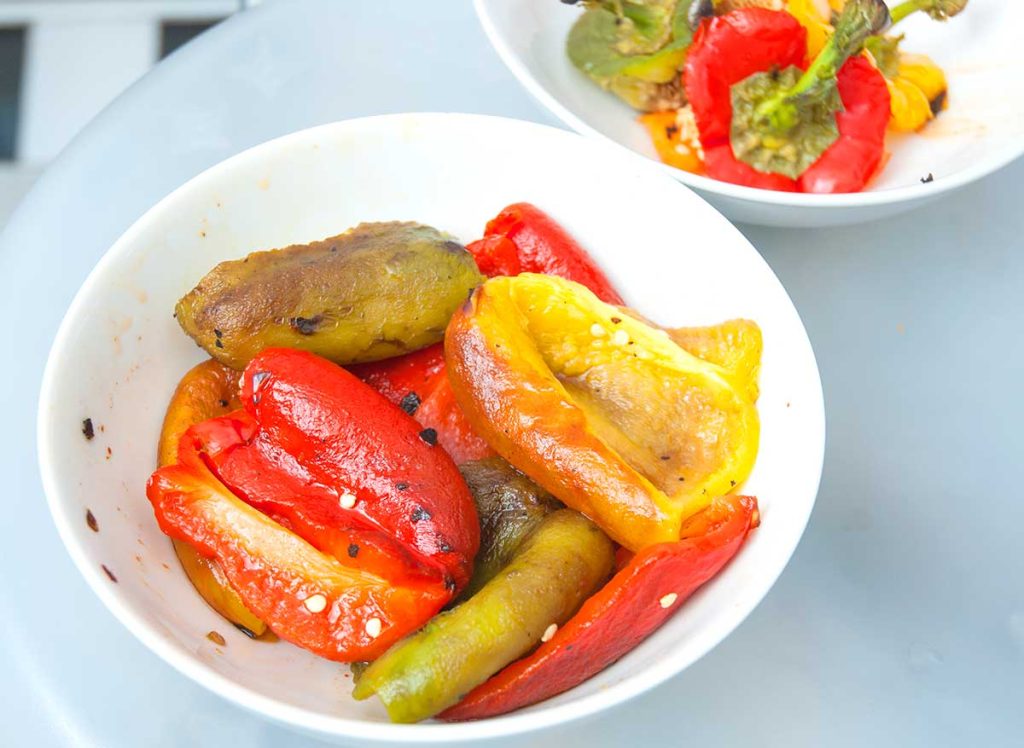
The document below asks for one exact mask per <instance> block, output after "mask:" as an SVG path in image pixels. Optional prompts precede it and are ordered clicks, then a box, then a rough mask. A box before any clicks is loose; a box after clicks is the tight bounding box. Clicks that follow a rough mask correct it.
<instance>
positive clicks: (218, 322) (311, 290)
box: [175, 222, 482, 369]
mask: <svg viewBox="0 0 1024 748" xmlns="http://www.w3.org/2000/svg"><path fill="white" fill-rule="evenodd" d="M481 280H482V278H481V276H480V272H479V271H478V270H477V268H476V263H475V262H474V261H473V257H472V256H471V255H470V254H469V253H468V252H467V251H466V249H465V248H464V247H463V246H462V245H461V244H459V243H458V242H455V241H452V240H451V239H449V238H448V237H446V236H445V235H444V234H442V233H441V232H439V231H438V230H437V229H433V228H431V227H429V226H424V225H422V224H417V223H394V222H393V223H364V224H361V225H359V226H357V227H355V228H354V229H352V230H350V231H348V232H346V233H344V234H340V235H339V236H335V237H331V238H329V239H324V240H323V241H319V242H313V243H312V244H302V245H293V246H291V247H286V248H284V249H275V250H270V251H266V252H254V253H253V254H250V255H249V256H248V257H246V258H245V259H242V260H233V261H230V262H222V263H220V264H219V265H217V267H215V268H214V269H213V270H211V271H210V272H209V273H207V275H206V276H205V277H204V278H203V279H202V280H201V281H199V284H198V285H197V286H196V287H195V288H194V289H192V290H191V291H190V292H189V293H188V294H186V295H185V297H184V298H182V299H181V301H179V302H178V305H177V306H176V307H175V315H176V316H177V318H178V323H179V324H180V325H181V327H182V329H183V330H184V331H185V332H186V333H187V334H188V335H189V336H191V337H192V338H193V339H194V340H195V341H196V343H198V344H199V345H200V346H201V347H202V348H204V349H205V350H206V351H207V352H208V353H209V354H210V355H211V356H213V357H214V358H215V359H217V360H218V361H220V362H221V363H224V364H227V365H228V366H230V367H232V368H234V369H241V368H243V367H244V366H245V365H246V364H247V363H248V362H249V361H250V360H251V359H252V358H253V357H254V356H255V355H256V354H257V353H259V352H260V351H262V350H264V349H265V348H276V347H281V348H298V349H300V350H305V351H310V352H311V353H316V354H317V355H320V356H323V357H324V358H328V359H330V360H331V361H334V362H335V363H338V364H352V363H358V362H361V361H376V360H379V359H383V358H389V357H391V356H397V355H399V354H402V353H408V352H409V351H415V350H418V349H420V348H424V347H426V346H428V345H431V344H433V343H437V342H438V341H440V340H441V338H442V337H443V335H444V328H445V325H447V324H448V320H449V318H450V317H451V316H452V313H453V312H454V311H455V309H456V308H458V306H459V304H461V303H462V302H463V301H464V300H465V299H466V294H467V293H468V292H469V291H470V290H471V289H472V288H474V287H475V286H476V285H478V284H479V283H480V282H481Z"/></svg>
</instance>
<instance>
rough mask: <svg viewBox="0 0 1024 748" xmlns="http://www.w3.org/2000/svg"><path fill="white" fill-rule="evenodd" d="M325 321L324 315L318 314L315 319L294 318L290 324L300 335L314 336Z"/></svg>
mask: <svg viewBox="0 0 1024 748" xmlns="http://www.w3.org/2000/svg"><path fill="white" fill-rule="evenodd" d="M323 320H324V318H323V315H322V314H318V315H316V316H315V317H292V318H291V319H290V320H289V323H290V324H291V326H292V329H293V330H295V332H297V333H299V334H300V335H312V334H313V333H315V332H316V328H318V327H319V326H320V323H321V322H323Z"/></svg>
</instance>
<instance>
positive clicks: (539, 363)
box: [445, 273, 760, 550]
mask: <svg viewBox="0 0 1024 748" xmlns="http://www.w3.org/2000/svg"><path fill="white" fill-rule="evenodd" d="M744 326H745V325H744ZM677 334H679V335H681V336H685V335H686V333H685V332H682V333H677ZM747 334H748V336H749V335H750V333H749V332H748V333H747ZM757 343H758V345H757V346H756V350H758V351H759V349H760V347H759V343H760V340H759V336H758V337H757ZM707 348H708V349H709V350H711V349H715V348H716V345H708V346H707ZM445 352H446V355H447V358H448V364H449V370H448V371H449V377H450V379H451V381H452V387H453V389H454V391H455V395H456V398H457V400H458V401H459V404H460V405H461V406H462V408H463V410H464V411H465V413H466V415H467V417H468V418H469V419H470V421H471V422H472V423H473V425H474V426H475V427H476V429H477V430H478V432H479V433H480V434H481V435H482V436H484V438H485V439H487V441H488V443H490V444H491V446H492V447H494V449H495V450H496V451H497V452H498V453H499V454H501V455H502V456H503V457H504V458H505V459H507V460H508V461H509V462H511V463H512V464H513V465H515V466H516V467H517V468H519V469H520V470H522V471H523V472H524V473H526V474H527V475H528V476H529V477H530V478H532V479H533V480H534V481H535V482H536V483H537V484H539V485H540V486H542V487H544V488H545V489H547V490H548V491H550V492H551V493H552V494H554V495H555V496H558V497H559V498H560V499H561V500H562V501H564V502H565V503H566V504H568V505H569V506H571V507H573V508H574V509H577V510H578V511H580V512H583V513H584V514H585V515H587V516H588V517H590V518H591V519H593V520H594V521H595V522H597V523H598V525H600V526H601V528H602V529H603V530H604V531H605V532H607V533H608V534H609V535H611V536H612V538H613V539H615V540H616V541H618V542H619V543H621V544H622V545H624V546H626V547H628V548H630V549H631V550H638V549H639V548H642V547H644V546H646V545H649V544H651V543H658V542H667V541H673V540H677V539H678V537H679V527H680V525H681V523H682V521H683V520H684V519H686V518H687V517H689V516H691V515H693V514H694V513H695V512H697V511H699V510H701V509H703V508H705V507H706V506H707V505H708V504H709V503H710V502H711V500H712V499H714V498H715V497H716V496H721V495H723V494H726V493H729V492H730V491H732V490H733V489H734V487H735V486H736V485H738V484H739V483H741V482H742V481H743V480H745V479H746V477H747V476H748V475H749V473H750V470H751V469H752V467H753V464H754V460H755V457H756V455H757V445H758V435H759V422H758V416H757V410H756V408H755V407H754V402H753V399H752V397H751V395H752V393H753V390H752V388H751V387H749V386H748V385H744V384H737V382H738V381H741V380H743V377H740V376H738V375H737V374H736V373H735V370H736V367H739V368H743V367H744V366H745V367H746V368H747V370H748V371H750V372H756V368H757V364H756V363H754V364H752V365H751V364H742V365H740V364H736V363H735V362H733V363H732V365H733V366H734V371H729V370H727V369H726V368H723V367H722V366H719V365H717V364H715V363H711V362H710V361H706V360H702V359H701V358H698V357H697V356H695V355H693V354H691V353H688V352H687V351H686V350H684V349H683V348H681V347H680V346H679V345H678V344H676V343H675V342H673V340H672V337H671V336H670V334H669V333H667V332H665V331H663V330H659V329H658V328H656V327H653V326H651V325H649V324H647V323H645V322H643V321H641V320H639V319H636V318H634V317H631V316H630V315H628V314H626V313H625V312H623V311H622V310H621V309H619V308H618V307H614V306H610V305H608V304H605V303H603V302H601V301H600V300H598V299H597V297H595V296H594V295H593V294H592V293H590V291H588V290H587V289H586V288H584V287H583V286H580V285H578V284H576V283H572V282H570V281H566V280H563V279H560V278H555V277H551V276H544V275H534V274H529V273H526V274H522V275H519V276H516V277H499V278H492V279H490V280H489V281H487V282H486V283H485V284H484V285H483V286H481V287H480V288H479V289H478V290H477V291H476V292H475V293H474V294H473V296H472V297H471V299H470V300H469V301H468V302H467V303H466V304H465V305H464V306H463V307H462V309H461V310H460V311H459V312H457V313H456V314H455V316H454V317H453V318H452V322H451V323H450V324H449V326H448V331H447V334H446V337H445ZM719 355H722V354H719ZM723 363H728V362H726V361H724V360H723ZM752 375H753V374H748V375H747V376H748V378H749V376H752Z"/></svg>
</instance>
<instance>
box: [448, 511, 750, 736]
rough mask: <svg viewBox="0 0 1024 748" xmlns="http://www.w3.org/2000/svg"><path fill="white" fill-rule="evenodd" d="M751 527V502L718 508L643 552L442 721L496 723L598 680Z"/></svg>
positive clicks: (729, 554)
mask: <svg viewBox="0 0 1024 748" xmlns="http://www.w3.org/2000/svg"><path fill="white" fill-rule="evenodd" d="M757 523H758V513H757V501H756V499H753V498H751V497H745V496H728V497H724V498H722V499H719V500H717V501H716V502H714V503H713V504H712V505H711V506H710V507H709V508H708V509H707V510H706V511H705V512H703V513H702V514H700V515H697V516H696V517H694V519H693V520H691V523H689V524H688V525H685V526H684V527H683V533H684V536H689V537H685V539H683V540H680V541H678V542H676V543H663V544H659V545H652V546H648V547H647V548H644V549H643V550H641V551H640V552H639V553H637V554H636V555H635V556H633V557H632V559H630V560H629V561H628V563H627V564H626V565H625V567H624V568H623V569H621V570H620V571H619V572H618V573H617V574H616V575H615V577H614V578H613V579H612V580H611V581H610V582H608V584H606V585H605V586H604V587H603V588H601V590H600V591H599V592H597V593H596V594H595V595H593V596H592V597H590V598H589V599H588V600H587V601H586V602H585V603H584V604H583V607H582V608H580V610H579V612H578V613H577V614H576V615H574V616H573V617H572V618H571V619H570V620H569V621H568V622H567V623H566V624H565V625H564V626H561V627H560V628H559V629H558V630H557V631H556V632H555V634H554V635H553V636H552V637H551V638H550V639H549V640H548V641H546V642H544V643H542V644H541V645H540V647H538V648H537V649H536V650H535V651H534V652H532V653H531V654H529V655H527V656H526V657H524V658H523V659H521V660H517V661H516V662H514V663H512V664H511V665H509V666H508V667H506V668H505V669H504V670H502V671H501V672H500V673H498V674H497V675H495V676H494V677H493V678H491V679H490V680H488V681H487V682H486V683H484V684H482V685H480V686H477V687H476V688H475V689H473V690H472V691H470V692H469V694H468V695H467V696H466V697H465V698H464V699H462V700H461V701H460V702H459V703H458V704H456V705H455V706H453V707H450V708H449V709H447V710H445V711H444V712H442V713H441V714H440V715H439V716H440V718H441V719H443V720H446V721H463V720H473V719H484V718H487V717H495V716H497V715H499V714H505V713H506V712H510V711H513V710H515V709H521V708H523V707H525V706H529V705H531V704H536V703H537V702H539V701H543V700H545V699H549V698H551V697H552V696H556V695H557V694H560V693H562V692H563V691H567V690H569V689H570V688H573V687H574V686H576V685H578V684H580V683H582V682H583V681H585V680H587V679H589V678H591V677H593V676H594V675H597V674H598V673H599V672H601V671H602V670H604V669H605V668H606V667H608V666H610V665H611V664H612V663H614V662H615V661H617V660H618V659H619V658H621V657H623V656H624V655H626V654H628V653H629V652H630V651H631V650H632V649H633V648H634V647H636V646H637V645H638V644H639V643H640V642H642V641H643V640H644V639H646V638H647V637H648V636H650V635H651V634H652V633H654V631H656V630H657V629H658V628H659V627H660V626H661V625H662V624H663V623H665V621H667V620H668V619H669V618H671V617H672V615H673V614H675V613H676V611H677V610H678V609H679V607H680V606H681V605H682V604H683V603H684V602H685V601H686V599H687V598H688V597H689V596H690V595H691V594H693V592H694V591H695V590H697V589H698V588H699V587H700V586H701V585H703V584H704V583H705V582H707V581H708V580H710V579H711V578H712V577H714V576H715V575H716V574H717V573H718V572H719V571H720V570H721V569H722V567H724V566H725V565H726V564H727V563H728V562H729V561H730V560H731V559H732V558H733V556H735V555H736V553H737V552H738V551H739V549H740V548H741V547H742V545H743V543H744V540H745V539H746V537H747V534H748V533H749V531H750V530H751V529H753V528H754V527H756V526H757Z"/></svg>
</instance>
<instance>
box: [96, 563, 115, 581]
mask: <svg viewBox="0 0 1024 748" xmlns="http://www.w3.org/2000/svg"><path fill="white" fill-rule="evenodd" d="M100 568H101V569H103V573H104V574H106V575H107V578H108V579H109V580H110V581H111V582H113V583H114V584H117V577H115V576H114V572H112V571H111V570H110V569H108V568H107V565H106V564H100Z"/></svg>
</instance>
